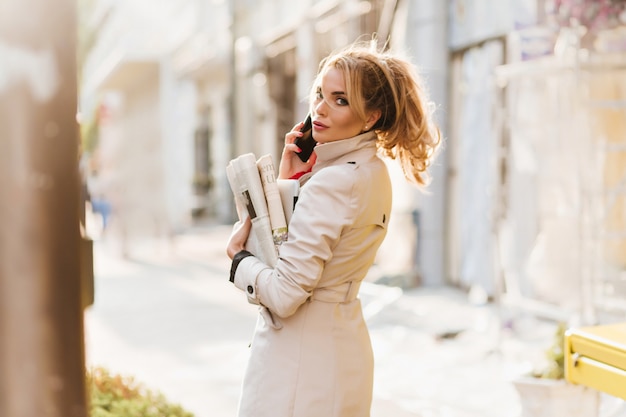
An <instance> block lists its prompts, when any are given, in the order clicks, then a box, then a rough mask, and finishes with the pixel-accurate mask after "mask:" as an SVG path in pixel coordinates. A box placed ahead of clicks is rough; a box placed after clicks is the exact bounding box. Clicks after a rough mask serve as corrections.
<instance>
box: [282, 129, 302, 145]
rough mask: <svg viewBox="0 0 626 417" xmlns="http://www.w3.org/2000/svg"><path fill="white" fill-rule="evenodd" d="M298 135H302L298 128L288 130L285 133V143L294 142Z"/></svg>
mask: <svg viewBox="0 0 626 417" xmlns="http://www.w3.org/2000/svg"><path fill="white" fill-rule="evenodd" d="M300 136H302V132H300V131H299V130H295V131H292V132H289V133H287V134H286V135H285V143H294V142H295V140H296V138H299V137H300Z"/></svg>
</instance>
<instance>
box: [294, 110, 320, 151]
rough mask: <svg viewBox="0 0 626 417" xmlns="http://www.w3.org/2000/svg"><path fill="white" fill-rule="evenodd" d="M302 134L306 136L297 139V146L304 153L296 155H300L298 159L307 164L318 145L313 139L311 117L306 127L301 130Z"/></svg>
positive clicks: (307, 119) (308, 118)
mask: <svg viewBox="0 0 626 417" xmlns="http://www.w3.org/2000/svg"><path fill="white" fill-rule="evenodd" d="M300 132H302V133H304V135H302V136H300V137H298V138H296V141H295V144H296V145H298V148H300V149H301V150H302V152H300V153H296V155H298V158H300V160H301V161H302V162H306V161H308V160H309V158H310V157H311V154H312V153H313V148H315V145H317V142H316V141H315V139H313V123H312V122H311V115H308V116H307V118H306V120H305V121H304V126H302V129H300Z"/></svg>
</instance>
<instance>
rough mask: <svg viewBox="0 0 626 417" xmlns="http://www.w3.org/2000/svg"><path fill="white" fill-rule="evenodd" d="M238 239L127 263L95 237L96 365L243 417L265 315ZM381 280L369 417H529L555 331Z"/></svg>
mask: <svg viewBox="0 0 626 417" xmlns="http://www.w3.org/2000/svg"><path fill="white" fill-rule="evenodd" d="M230 230H231V227H230V226H224V225H209V226H205V227H201V228H194V229H191V230H188V231H186V232H185V233H181V234H179V235H177V236H175V237H172V238H170V239H167V240H151V241H143V242H133V243H132V244H130V245H129V246H128V252H127V256H126V257H124V256H122V255H121V253H122V251H121V250H120V247H121V245H120V244H119V243H118V242H117V241H116V240H115V239H114V238H113V236H102V237H98V239H97V240H96V241H95V244H94V270H95V275H96V281H95V288H96V297H95V303H94V305H92V306H90V307H89V308H88V309H87V310H86V312H85V335H86V339H85V344H86V356H87V364H88V366H104V367H107V368H108V369H109V370H110V371H111V372H114V373H119V374H122V375H126V376H132V377H134V378H135V379H136V380H137V381H138V382H140V383H142V384H144V385H145V386H146V387H147V388H149V389H152V390H154V391H159V392H161V393H163V394H164V395H165V396H166V397H167V398H168V399H170V401H172V402H176V403H180V404H181V405H182V406H183V407H184V408H186V409H187V410H189V411H191V412H193V413H194V414H195V416H196V417H230V416H232V417H234V416H236V410H237V401H238V395H239V388H240V384H241V379H242V377H243V373H244V369H245V365H246V361H247V355H248V344H249V343H250V339H251V335H252V332H253V329H254V325H255V321H256V315H257V310H256V307H255V306H253V305H250V304H248V303H247V302H246V300H245V296H244V295H243V294H241V293H240V292H239V291H238V290H236V289H235V288H234V287H233V286H232V285H231V284H230V283H229V282H228V270H229V267H230V261H229V260H228V258H227V257H226V255H225V252H224V247H225V242H226V240H227V237H228V234H229V233H230ZM377 281H378V280H377V279H376V276H372V277H370V278H368V282H365V283H364V285H363V286H362V288H361V292H360V297H361V300H362V302H363V308H364V315H365V317H366V321H367V323H368V327H369V329H370V335H371V339H372V346H373V349H374V355H375V364H376V365H375V375H374V380H375V383H374V384H375V385H374V400H373V404H372V414H371V417H520V416H521V413H522V411H521V398H520V396H519V394H518V393H517V391H516V389H515V387H514V385H513V381H514V380H515V379H516V378H517V377H519V376H521V375H524V374H526V373H528V372H529V371H531V370H532V369H533V368H534V367H536V366H538V364H539V363H540V362H541V360H542V359H543V356H544V351H545V349H546V348H547V347H548V346H549V344H550V341H551V338H552V334H553V332H554V329H555V328H556V323H553V322H550V321H545V320H542V319H541V318H538V317H535V316H533V315H531V314H528V313H524V312H521V311H514V310H511V309H510V308H505V307H503V306H498V305H495V304H494V303H492V302H489V301H488V300H486V299H485V298H484V297H481V296H480V294H478V296H477V294H475V293H473V292H470V293H468V292H466V291H462V290H460V289H457V288H453V287H435V288H430V287H419V288H412V289H401V288H398V287H390V286H386V285H380V284H377V283H376V282H377ZM624 416H626V408H625V407H624V404H623V401H621V400H617V399H615V398H611V397H606V396H603V397H602V407H601V412H600V417H624ZM524 417H525V416H524ZM555 417H557V416H555ZM558 417H561V416H558Z"/></svg>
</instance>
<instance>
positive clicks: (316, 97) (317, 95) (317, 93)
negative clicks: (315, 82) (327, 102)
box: [315, 89, 324, 100]
mask: <svg viewBox="0 0 626 417" xmlns="http://www.w3.org/2000/svg"><path fill="white" fill-rule="evenodd" d="M323 98H324V96H322V90H321V89H318V90H317V91H316V92H315V99H317V100H321V99H323Z"/></svg>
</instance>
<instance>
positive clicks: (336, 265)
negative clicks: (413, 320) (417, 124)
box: [234, 132, 392, 417]
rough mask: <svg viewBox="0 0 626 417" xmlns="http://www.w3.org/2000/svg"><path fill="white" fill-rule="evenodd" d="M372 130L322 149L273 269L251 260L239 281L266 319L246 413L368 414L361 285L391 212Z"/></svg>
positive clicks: (254, 354) (285, 416) (251, 364)
mask: <svg viewBox="0 0 626 417" xmlns="http://www.w3.org/2000/svg"><path fill="white" fill-rule="evenodd" d="M375 139H376V136H375V134H374V133H373V132H368V133H364V134H361V135H358V136H355V137H354V138H350V139H345V140H341V141H337V142H329V143H326V144H318V145H317V147H316V148H315V152H316V153H317V162H316V164H315V165H314V167H313V170H312V173H311V174H310V176H309V177H308V178H307V177H302V178H301V181H302V182H304V183H303V185H302V187H301V191H300V195H299V198H298V202H297V204H296V207H295V210H294V212H293V215H292V218H291V222H290V224H289V231H288V240H287V241H286V242H285V243H283V244H282V245H281V247H280V249H279V259H278V262H277V264H276V266H275V268H271V267H269V266H267V265H265V264H264V263H262V262H261V261H260V260H259V259H258V258H256V257H254V256H249V257H246V258H244V259H243V260H242V261H241V262H240V263H239V264H238V266H237V269H236V270H235V273H234V284H235V286H236V287H238V288H239V289H241V290H243V291H244V292H245V293H246V295H247V297H248V300H249V301H250V302H251V303H255V304H259V305H260V306H261V307H260V311H261V313H262V314H260V316H259V319H258V321H257V326H256V328H255V332H254V335H253V339H252V343H251V351H250V358H249V361H248V365H247V369H246V373H245V376H244V381H243V387H242V391H241V397H240V402H239V417H369V416H370V407H371V401H372V388H373V369H374V360H373V353H372V347H371V341H370V337H369V333H368V330H367V327H366V323H365V321H364V319H363V314H362V310H361V303H360V300H359V298H358V297H357V295H358V290H359V286H360V284H361V282H362V280H363V279H364V277H365V275H366V274H367V272H368V270H369V268H370V267H371V265H372V264H373V263H374V260H375V256H376V252H377V250H378V248H379V246H380V244H381V243H382V241H383V239H384V237H385V235H386V232H387V224H388V222H389V215H390V210H391V197H392V196H391V181H390V178H389V174H388V171H387V167H386V165H385V163H384V162H383V161H382V160H381V159H380V158H379V157H378V156H377V152H376V145H375Z"/></svg>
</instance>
